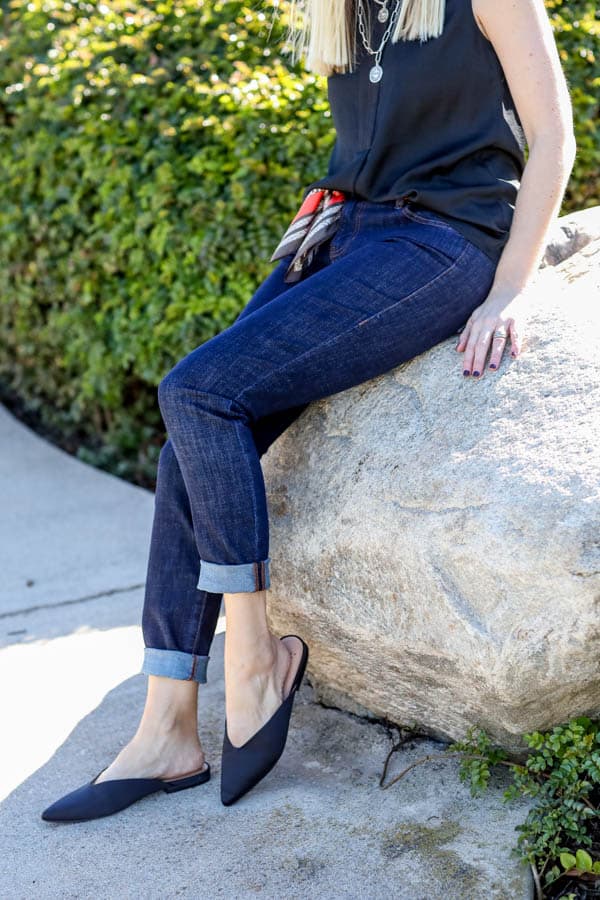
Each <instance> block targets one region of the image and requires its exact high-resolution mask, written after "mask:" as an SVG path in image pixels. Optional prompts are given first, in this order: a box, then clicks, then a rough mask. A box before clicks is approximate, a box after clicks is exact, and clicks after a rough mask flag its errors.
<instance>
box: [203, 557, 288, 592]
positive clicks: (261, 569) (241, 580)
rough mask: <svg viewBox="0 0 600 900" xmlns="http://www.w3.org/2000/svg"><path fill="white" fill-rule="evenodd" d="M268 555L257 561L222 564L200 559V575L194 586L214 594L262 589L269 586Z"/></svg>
mask: <svg viewBox="0 0 600 900" xmlns="http://www.w3.org/2000/svg"><path fill="white" fill-rule="evenodd" d="M270 562H271V558H270V557H269V556H268V557H267V558H266V559H262V560H260V561H259V562H251V563H241V564H240V565H233V566H230V565H223V564H221V563H213V562H206V560H204V559H202V560H200V577H199V579H198V584H197V585H196V587H197V588H198V590H201V591H211V593H214V594H222V593H226V594H235V593H241V592H244V593H245V592H248V591H250V592H252V591H264V590H266V589H267V588H268V587H270V586H271V576H270V573H269V563H270Z"/></svg>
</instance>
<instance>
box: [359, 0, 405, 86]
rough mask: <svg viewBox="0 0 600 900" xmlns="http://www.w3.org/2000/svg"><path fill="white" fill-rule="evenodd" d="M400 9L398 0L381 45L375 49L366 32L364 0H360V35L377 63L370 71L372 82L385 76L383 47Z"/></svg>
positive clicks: (366, 48)
mask: <svg viewBox="0 0 600 900" xmlns="http://www.w3.org/2000/svg"><path fill="white" fill-rule="evenodd" d="M386 3H387V0H384V2H383V6H385V4H386ZM399 9H400V0H396V5H395V7H394V9H393V11H392V14H391V16H390V20H389V23H388V26H387V28H386V29H385V31H384V32H383V36H382V38H381V43H380V44H379V47H378V48H377V50H373V48H372V47H371V44H370V43H369V38H368V37H367V33H366V27H365V14H364V9H363V0H359V2H358V30H359V31H360V36H361V38H362V42H363V46H364V48H365V50H366V51H367V53H370V54H371V56H374V57H375V65H374V66H372V67H371V70H370V72H369V78H370V80H371V81H372V82H377V81H381V78H382V76H383V69H382V67H381V65H380V60H381V54H382V53H383V48H384V47H385V44H386V41H387V39H388V38H389V36H390V33H391V31H392V28H393V26H394V24H395V21H396V14H397V13H398V11H399Z"/></svg>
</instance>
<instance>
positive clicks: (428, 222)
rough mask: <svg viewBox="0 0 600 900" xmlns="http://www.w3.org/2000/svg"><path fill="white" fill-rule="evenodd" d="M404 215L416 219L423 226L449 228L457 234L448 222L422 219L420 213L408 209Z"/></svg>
mask: <svg viewBox="0 0 600 900" xmlns="http://www.w3.org/2000/svg"><path fill="white" fill-rule="evenodd" d="M404 215H405V216H406V217H407V218H408V219H414V221H415V222H420V223H421V225H435V227H436V228H447V229H449V230H450V231H452V232H453V233H454V234H456V229H455V228H453V227H452V225H448V223H447V222H435V221H434V220H433V219H426V218H422V217H421V216H420V215H419V214H418V213H415V212H413V211H412V210H409V209H406V208H405V209H404Z"/></svg>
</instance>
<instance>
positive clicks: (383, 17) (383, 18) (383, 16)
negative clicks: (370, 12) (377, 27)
mask: <svg viewBox="0 0 600 900" xmlns="http://www.w3.org/2000/svg"><path fill="white" fill-rule="evenodd" d="M389 15H390V14H389V12H388V11H387V9H385V7H382V8H381V9H380V10H379V12H378V13H377V18H378V19H379V21H380V22H387V20H388V18H389Z"/></svg>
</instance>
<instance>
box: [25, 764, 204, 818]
mask: <svg viewBox="0 0 600 900" xmlns="http://www.w3.org/2000/svg"><path fill="white" fill-rule="evenodd" d="M106 768H108V766H105V769H106ZM105 769H102V770H101V771H100V772H98V775H101V774H102V772H104V771H105ZM98 775H96V776H95V777H94V778H92V780H91V781H90V782H88V783H87V784H84V785H82V786H81V787H79V788H76V789H75V790H74V791H71V793H70V794H65V796H64V797H61V798H60V800H56V801H55V802H54V803H52V804H51V805H50V806H48V807H47V809H45V810H44V811H43V813H42V819H45V820H46V821H47V822H86V821H87V820H88V819H99V818H101V816H110V815H112V814H113V813H116V812H119V811H120V810H122V809H125V808H126V807H127V806H131V804H132V803H135V801H136V800H141V798H142V797H146V796H147V795H148V794H154V793H155V792H156V791H166V792H167V793H168V794H171V793H173V792H174V791H183V790H184V789H185V788H190V787H195V786H196V785H197V784H204V783H205V782H206V781H208V780H209V778H210V766H209V764H208V763H207V762H205V763H204V768H202V769H201V770H200V771H199V772H193V773H192V774H191V775H182V776H181V778H173V779H171V780H167V779H165V778H115V779H111V780H108V781H100V782H98V783H97V784H96V783H95V782H96V778H97V777H98Z"/></svg>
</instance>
